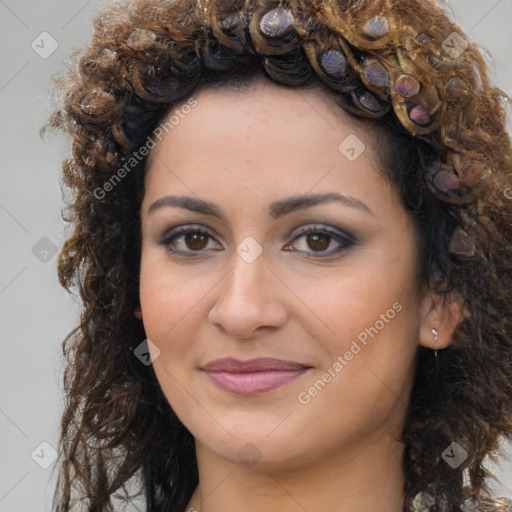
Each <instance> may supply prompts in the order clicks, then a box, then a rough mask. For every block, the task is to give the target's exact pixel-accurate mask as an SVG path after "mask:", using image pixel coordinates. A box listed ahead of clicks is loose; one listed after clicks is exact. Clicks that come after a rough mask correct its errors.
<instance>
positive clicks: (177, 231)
mask: <svg viewBox="0 0 512 512" xmlns="http://www.w3.org/2000/svg"><path fill="white" fill-rule="evenodd" d="M191 231H192V232H194V231H199V232H204V233H205V234H206V235H208V236H209V237H210V238H212V239H214V240H215V241H216V242H217V243H218V244H220V242H219V241H218V240H217V237H216V235H215V234H214V233H213V232H212V230H211V229H210V228H209V227H207V226H205V225H203V224H200V223H194V224H184V225H179V226H175V227H172V228H170V229H168V230H167V231H166V232H165V233H164V234H163V235H162V237H161V242H160V243H162V244H168V243H170V239H172V238H175V237H176V238H177V237H180V236H183V235H185V234H187V233H188V232H191ZM315 231H317V232H320V233H326V234H327V235H328V236H331V237H332V238H335V237H339V238H340V239H341V240H342V241H343V240H344V241H346V242H349V243H350V244H355V243H356V242H357V239H356V237H354V236H353V235H352V234H350V233H349V232H347V231H346V230H343V229H341V228H337V227H333V226H329V225H328V224H325V223H319V222H316V223H315V222H313V223H310V224H304V225H301V226H299V227H296V228H294V229H292V230H291V231H290V232H289V233H287V235H286V238H287V239H288V238H290V237H292V239H291V240H290V242H294V241H295V240H296V239H297V238H300V237H302V236H304V235H307V234H309V233H311V232H315ZM338 242H339V241H338ZM220 245H222V244H220ZM191 252H194V251H191ZM196 252H198V253H200V252H202V251H196Z"/></svg>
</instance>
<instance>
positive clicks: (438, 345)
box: [419, 291, 469, 350]
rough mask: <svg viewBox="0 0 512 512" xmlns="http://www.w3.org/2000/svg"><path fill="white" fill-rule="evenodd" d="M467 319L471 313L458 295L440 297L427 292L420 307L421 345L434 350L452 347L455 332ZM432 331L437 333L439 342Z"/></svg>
mask: <svg viewBox="0 0 512 512" xmlns="http://www.w3.org/2000/svg"><path fill="white" fill-rule="evenodd" d="M465 318H469V312H468V310H467V309H466V308H465V307H463V305H462V300H461V299H460V297H459V296H458V295H457V294H455V293H452V294H450V295H439V294H436V293H433V292H432V291H426V292H425V293H424V295H423V299H422V302H421V306H420V321H421V324H420V333H419V342H420V344H421V345H423V346H424V347H428V348H431V349H433V350H440V349H443V348H446V347H448V346H450V345H451V344H452V336H453V332H454V331H455V329H456V328H457V326H458V325H459V323H460V322H462V321H463V320H464V319H465ZM432 329H435V330H436V331H437V334H438V338H437V341H435V340H434V333H433V332H432Z"/></svg>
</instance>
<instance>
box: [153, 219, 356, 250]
mask: <svg viewBox="0 0 512 512" xmlns="http://www.w3.org/2000/svg"><path fill="white" fill-rule="evenodd" d="M195 234H199V235H206V236H209V237H210V238H214V236H213V235H212V234H211V233H210V231H209V230H207V229H205V228H202V229H201V228H198V227H190V226H181V227H179V228H176V229H175V230H172V231H170V232H168V233H166V234H165V235H164V237H163V238H162V240H161V241H160V245H163V246H164V247H165V249H166V251H167V252H169V253H171V254H175V255H180V256H183V257H185V258H193V257H194V256H195V255H196V254H197V255H200V254H201V253H203V252H204V249H201V250H199V251H178V250H174V249H171V248H170V247H169V246H170V244H171V242H172V241H173V240H175V239H177V238H179V237H181V236H183V235H195ZM310 234H323V235H327V236H329V238H331V239H335V240H336V241H338V242H339V243H343V244H344V246H343V247H341V248H339V249H337V250H335V251H330V252H329V253H327V254H322V252H325V251H320V252H317V253H316V254H317V255H315V256H312V257H313V258H327V257H330V256H333V255H339V254H344V253H346V252H348V251H349V249H350V248H351V247H352V246H353V245H355V244H356V240H355V238H354V237H353V236H351V235H348V234H343V233H341V232H339V231H338V230H334V229H332V228H330V227H329V226H322V225H320V226H316V225H315V226H313V227H306V226H304V227H302V228H300V229H299V230H298V231H297V232H295V233H294V238H293V240H292V242H294V241H295V240H297V239H298V238H300V237H302V236H305V235H310ZM292 242H290V243H292ZM289 245H290V244H287V245H286V246H289ZM329 245H330V243H329ZM299 252H300V251H299ZM190 253H195V254H192V255H189V254H190ZM313 254H315V253H314V252H313ZM318 254H321V255H320V256H318Z"/></svg>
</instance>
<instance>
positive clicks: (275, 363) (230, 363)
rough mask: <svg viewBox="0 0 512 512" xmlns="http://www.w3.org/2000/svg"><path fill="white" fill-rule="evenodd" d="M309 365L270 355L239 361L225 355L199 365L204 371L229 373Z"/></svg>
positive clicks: (288, 368) (298, 368)
mask: <svg viewBox="0 0 512 512" xmlns="http://www.w3.org/2000/svg"><path fill="white" fill-rule="evenodd" d="M305 368H310V366H307V365H304V364H301V363H295V362H293V361H285V360H283V359H274V358H271V357H259V358H256V359H250V360H248V361H240V360H238V359H234V358H232V357H225V358H222V359H215V360H214V361H210V362H209V363H208V364H206V365H205V366H203V367H201V369H202V370H206V371H224V372H231V373H250V372H263V371H277V370H284V371H286V370H288V371H291V370H304V369H305Z"/></svg>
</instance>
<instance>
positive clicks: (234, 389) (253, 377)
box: [205, 368, 307, 395]
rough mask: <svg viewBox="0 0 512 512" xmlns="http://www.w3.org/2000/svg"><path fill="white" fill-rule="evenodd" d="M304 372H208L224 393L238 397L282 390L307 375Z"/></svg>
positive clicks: (304, 370)
mask: <svg viewBox="0 0 512 512" xmlns="http://www.w3.org/2000/svg"><path fill="white" fill-rule="evenodd" d="M306 371H307V370H306V368H304V369H303V370H282V371H277V370H276V371H263V372H253V373H232V372H223V371H207V372H205V373H206V375H207V376H208V378H209V379H210V380H211V381H212V382H213V383H214V384H216V385H217V386H218V387H219V388H221V389H223V390H224V391H230V392H231V393H235V394H237V395H259V394H261V393H266V392H268V391H272V390H274V389H277V388H280V387H282V386H284V385H286V384H288V383H289V382H292V381H293V380H295V379H297V378H299V377H300V376H301V375H303V374H304V373H306Z"/></svg>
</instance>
